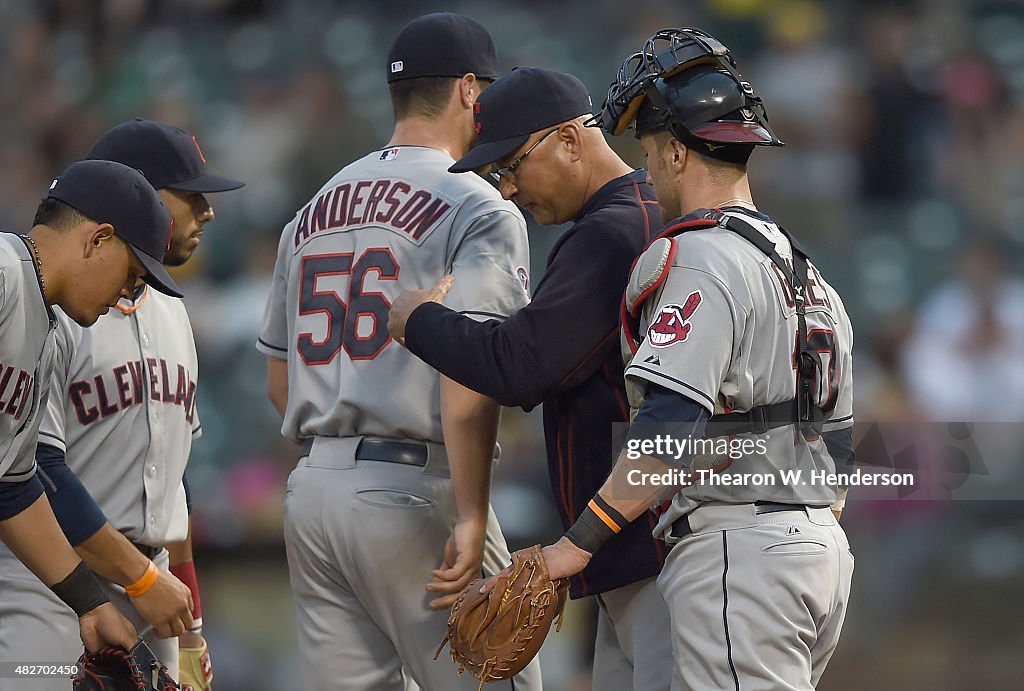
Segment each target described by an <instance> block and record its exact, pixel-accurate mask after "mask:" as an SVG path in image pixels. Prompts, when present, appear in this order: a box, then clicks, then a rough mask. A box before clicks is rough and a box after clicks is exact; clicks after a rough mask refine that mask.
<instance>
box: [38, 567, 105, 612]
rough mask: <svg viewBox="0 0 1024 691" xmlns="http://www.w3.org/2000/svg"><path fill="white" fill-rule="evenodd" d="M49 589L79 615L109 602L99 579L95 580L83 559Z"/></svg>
mask: <svg viewBox="0 0 1024 691" xmlns="http://www.w3.org/2000/svg"><path fill="white" fill-rule="evenodd" d="M50 590H52V591H53V594H54V595H56V596H57V597H59V598H60V599H61V601H63V602H64V604H66V605H67V606H68V607H70V608H71V609H73V610H75V614H76V615H78V616H79V617H81V616H83V615H84V614H87V613H89V612H91V611H93V610H94V609H96V608H97V607H99V606H100V605H102V604H106V603H107V602H110V598H108V597H107V594H106V593H104V592H103V588H101V587H100V584H99V581H97V580H96V577H95V576H94V575H93V574H92V571H90V570H89V567H88V566H86V565H85V562H84V561H80V562H78V566H76V567H75V570H74V571H72V572H71V573H69V574H68V576H67V578H65V579H64V580H63V581H61V582H60V583H54V584H53V585H51V586H50Z"/></svg>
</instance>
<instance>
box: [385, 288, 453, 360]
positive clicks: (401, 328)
mask: <svg viewBox="0 0 1024 691" xmlns="http://www.w3.org/2000/svg"><path fill="white" fill-rule="evenodd" d="M453 283H455V277H454V276H452V275H451V274H447V275H446V276H444V277H442V278H441V280H440V281H438V282H437V285H435V286H434V287H433V288H431V289H429V290H406V291H403V292H402V294H401V295H399V296H398V297H397V298H395V301H394V302H393V303H391V311H390V312H388V333H390V334H391V338H393V339H395V340H396V341H398V342H399V343H400V344H402V345H403V346H404V345H405V325H406V323H407V322H408V321H409V316H410V315H411V314H412V313H413V311H414V310H415V309H416V308H417V307H419V306H420V305H422V304H423V303H424V302H436V303H439V304H440V303H442V302H444V298H445V296H446V295H447V294H448V291H449V290H451V289H452V284H453Z"/></svg>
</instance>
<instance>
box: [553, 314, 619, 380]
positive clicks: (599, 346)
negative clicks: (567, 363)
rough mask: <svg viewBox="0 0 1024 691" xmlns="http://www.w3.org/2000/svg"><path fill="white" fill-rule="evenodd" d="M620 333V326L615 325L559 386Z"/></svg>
mask: <svg viewBox="0 0 1024 691" xmlns="http://www.w3.org/2000/svg"><path fill="white" fill-rule="evenodd" d="M618 335H619V327H615V328H614V329H612V330H611V332H610V333H609V334H608V335H607V336H605V337H604V338H602V339H601V341H600V342H599V343H598V344H597V345H596V346H594V349H593V350H591V351H590V352H589V353H587V355H586V357H584V358H583V360H582V361H581V362H580V364H578V365H576V367H574V368H573V370H572V371H571V372H569V374H567V375H565V377H564V378H563V379H562V381H560V382H558V386H562V385H563V384H565V383H566V382H567V381H569V380H570V379H572V377H573V375H574V374H576V373H577V372H579V371H580V369H581V368H582V367H583V365H585V364H587V363H588V362H589V361H590V359H591V358H593V357H594V355H596V354H597V352H598V351H599V350H601V349H602V348H603V347H604V345H605V344H606V343H607V342H608V339H610V338H614V337H615V336H618ZM555 388H558V387H557V386H556V387H555Z"/></svg>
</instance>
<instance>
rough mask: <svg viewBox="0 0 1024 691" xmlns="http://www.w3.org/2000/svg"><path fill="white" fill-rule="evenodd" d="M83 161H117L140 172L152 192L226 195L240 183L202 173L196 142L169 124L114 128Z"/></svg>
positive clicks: (141, 123) (131, 123)
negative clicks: (156, 190) (162, 190)
mask: <svg viewBox="0 0 1024 691" xmlns="http://www.w3.org/2000/svg"><path fill="white" fill-rule="evenodd" d="M86 158H90V159H98V160H102V161H117V162H118V163H124V164H125V165H129V166H131V167H132V168H136V169H138V170H141V171H142V174H143V175H145V176H146V179H147V180H149V184H151V185H153V187H155V188H156V189H158V190H160V189H172V190H182V191H185V192H226V191H227V190H235V189H238V188H239V187H241V186H242V185H244V184H245V183H244V182H240V181H238V180H232V179H231V178H226V177H223V176H221V175H214V174H213V173H210V172H207V170H206V157H205V156H204V155H203V151H202V149H200V148H199V141H198V140H197V139H196V138H195V137H194V136H193V135H191V134H189V133H188V132H186V131H185V130H183V129H181V128H180V127H174V126H173V125H167V124H164V123H162V122H156V121H155V120H143V119H142V118H135V119H134V120H129V121H127V122H122V123H121V124H120V125H116V126H114V127H112V128H111V129H109V130H107V132H106V133H105V134H104V135H103V136H102V137H100V138H99V140H98V141H97V142H96V143H95V144H93V147H92V148H91V149H90V150H89V153H88V154H87V155H86Z"/></svg>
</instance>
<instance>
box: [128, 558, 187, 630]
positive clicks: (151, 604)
mask: <svg viewBox="0 0 1024 691" xmlns="http://www.w3.org/2000/svg"><path fill="white" fill-rule="evenodd" d="M132 604H133V605H135V609H137V610H138V611H139V614H141V615H142V616H143V618H145V620H146V621H148V622H149V623H150V624H152V625H153V630H154V631H156V635H157V636H159V637H160V638H172V637H174V636H179V635H181V634H182V633H184V632H185V631H186V630H188V629H189V628H191V627H192V593H191V592H189V589H188V586H187V585H185V584H184V583H182V582H181V581H179V580H178V578H177V576H175V575H174V574H172V573H169V572H167V571H161V572H160V576H159V577H158V578H157V579H156V583H154V584H153V587H152V588H150V589H149V590H148V591H146V594H145V595H140V596H139V597H136V598H132Z"/></svg>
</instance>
